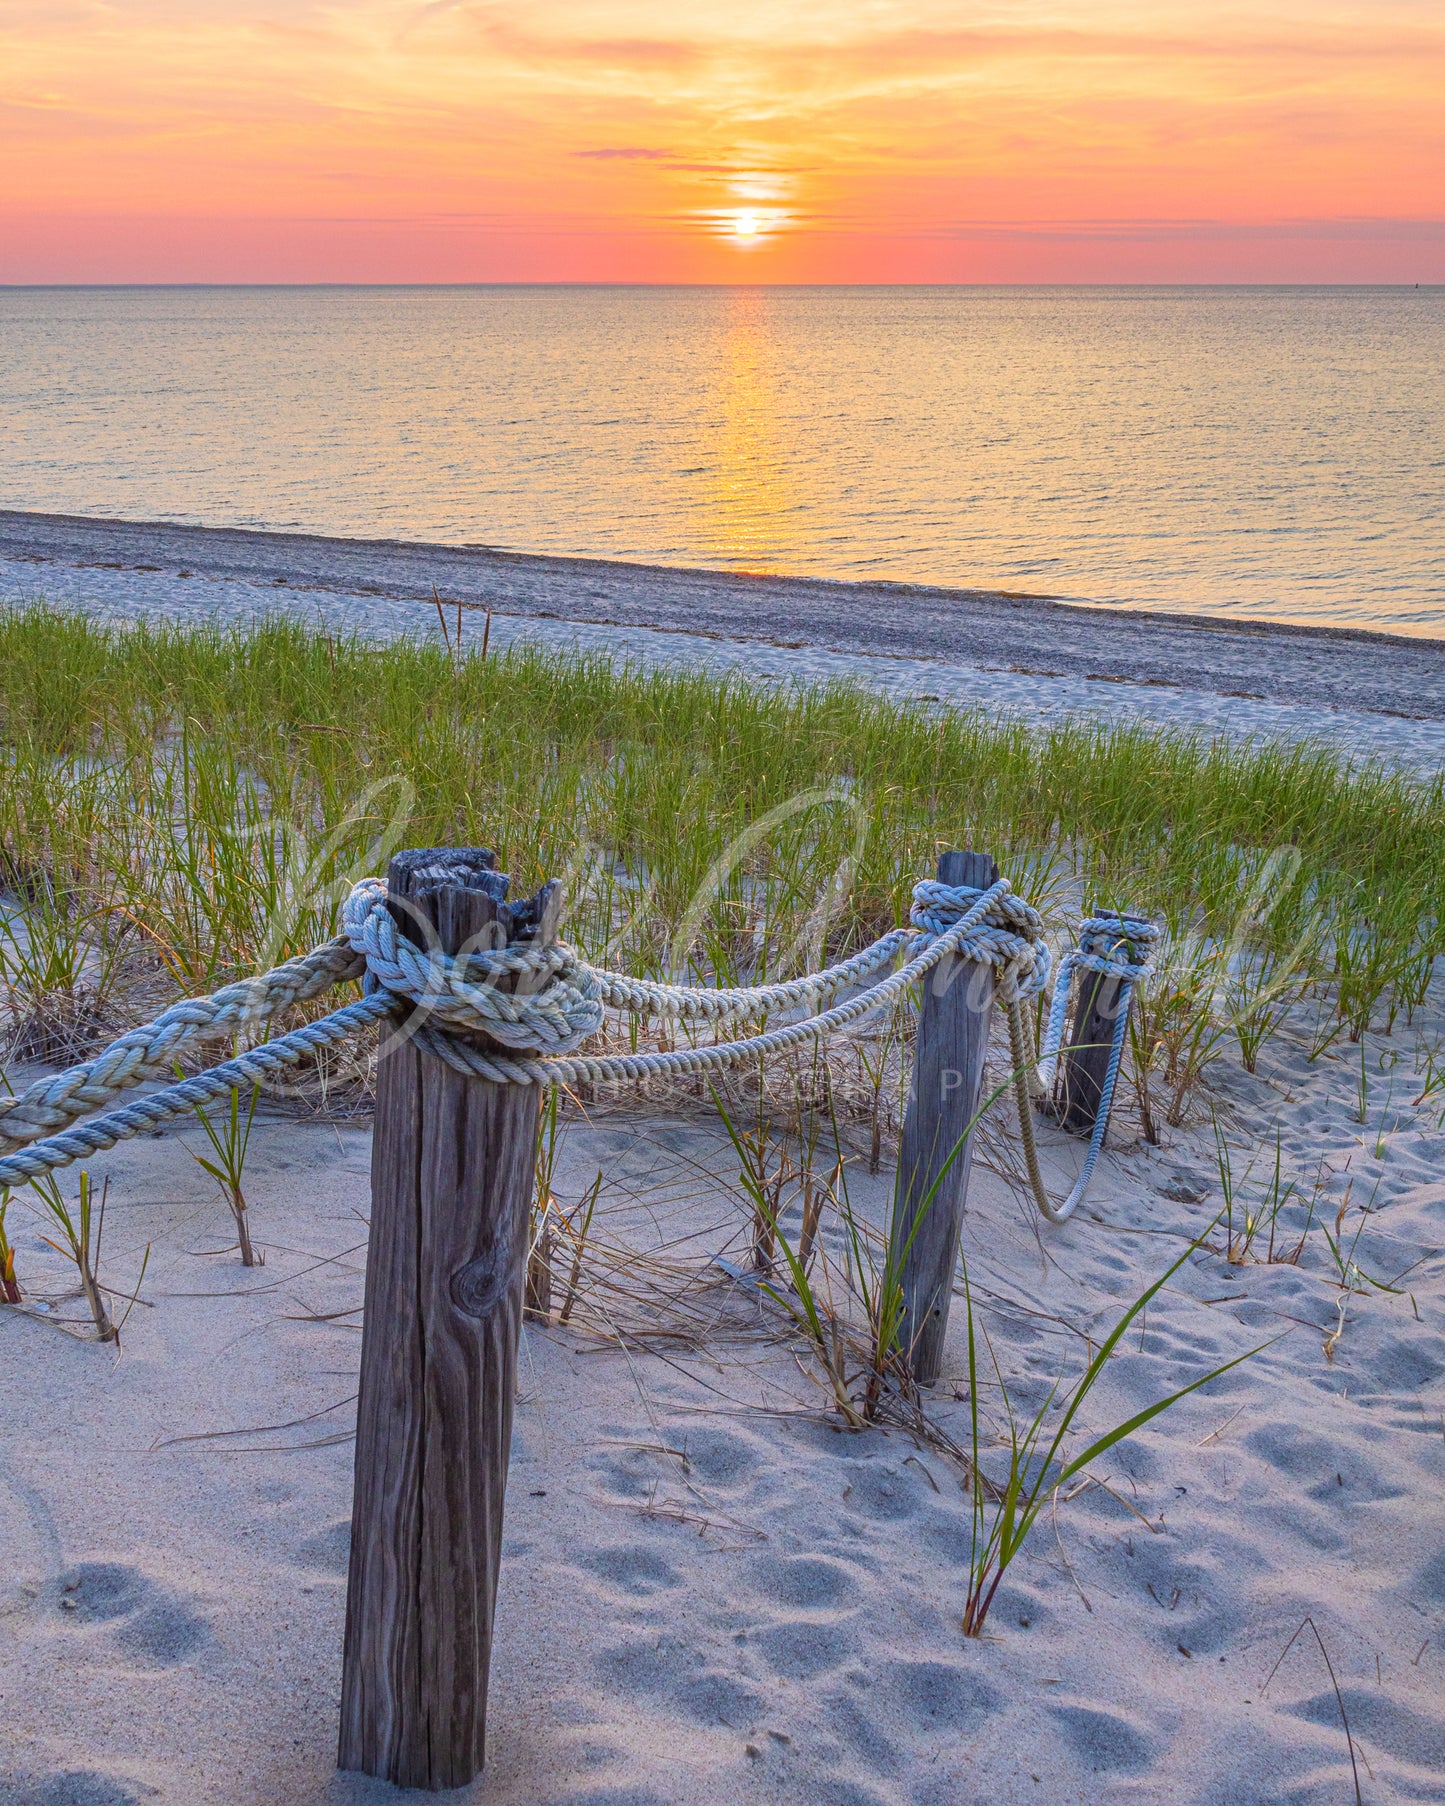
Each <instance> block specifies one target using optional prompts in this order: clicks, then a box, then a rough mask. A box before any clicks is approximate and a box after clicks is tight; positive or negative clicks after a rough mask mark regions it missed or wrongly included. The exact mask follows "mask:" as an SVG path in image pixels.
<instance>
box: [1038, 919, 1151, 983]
mask: <svg viewBox="0 0 1445 1806" xmlns="http://www.w3.org/2000/svg"><path fill="white" fill-rule="evenodd" d="M1162 932H1163V931H1162V929H1160V927H1159V926H1158V924H1157V923H1155V922H1146V921H1144V920H1143V918H1142V917H1140V916H1131V915H1126V914H1125V913H1124V912H1123V911H1122V910H1118V909H1100V910H1096V911H1095V913H1094V914H1093V915H1091V916H1086V917H1085V919H1084V921H1083V922H1081V923H1080V925H1079V944H1078V946H1077V947H1076V948H1075V949H1074V951H1073V952H1072V953H1070V954H1067V955H1066V956H1065V957H1066V959H1067V962H1068V964H1069V966H1070V968H1071V969H1076V968H1078V967H1082V968H1083V969H1084V970H1085V971H1087V972H1103V973H1106V974H1108V976H1109V977H1111V978H1122V979H1124V980H1125V981H1126V982H1127V983H1130V984H1133V983H1134V982H1135V981H1136V980H1138V979H1140V978H1145V977H1147V976H1148V974H1149V973H1150V972H1152V971H1153V969H1154V962H1153V959H1152V957H1151V954H1152V949H1153V946H1154V943H1155V942H1156V941H1157V940H1158V939H1159V936H1160V934H1161V933H1162ZM1060 976H1061V977H1062V976H1063V974H1062V973H1060Z"/></svg>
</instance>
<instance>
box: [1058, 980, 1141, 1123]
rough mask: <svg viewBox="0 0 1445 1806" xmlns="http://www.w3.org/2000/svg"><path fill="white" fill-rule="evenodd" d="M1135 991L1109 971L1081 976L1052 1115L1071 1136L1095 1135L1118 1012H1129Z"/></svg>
mask: <svg viewBox="0 0 1445 1806" xmlns="http://www.w3.org/2000/svg"><path fill="white" fill-rule="evenodd" d="M1132 995H1133V993H1132V991H1130V992H1129V993H1128V994H1127V995H1126V993H1125V988H1124V981H1123V979H1121V978H1114V977H1112V976H1111V975H1110V974H1109V973H1107V972H1088V971H1084V972H1081V973H1080V974H1079V990H1078V995H1077V997H1076V998H1075V999H1074V1019H1073V1022H1072V1024H1071V1025H1070V1028H1069V1035H1068V1039H1067V1041H1066V1042H1065V1044H1064V1047H1063V1050H1062V1052H1061V1053H1060V1055H1059V1065H1058V1072H1057V1076H1056V1077H1055V1079H1054V1097H1053V1111H1054V1115H1055V1116H1056V1117H1057V1118H1058V1121H1059V1124H1060V1126H1061V1127H1062V1128H1064V1129H1067V1130H1068V1131H1069V1133H1070V1134H1072V1135H1092V1134H1093V1132H1094V1124H1095V1122H1096V1121H1097V1120H1098V1115H1099V1099H1100V1098H1101V1097H1102V1095H1103V1091H1104V1073H1105V1071H1106V1070H1107V1068H1108V1065H1109V1051H1110V1049H1111V1047H1112V1046H1113V1044H1114V1027H1115V1024H1116V1022H1117V1021H1118V1016H1119V1011H1120V1010H1121V1009H1124V1010H1127V1009H1128V1007H1129V1004H1130V1001H1131V998H1132Z"/></svg>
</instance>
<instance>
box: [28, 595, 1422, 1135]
mask: <svg viewBox="0 0 1445 1806" xmlns="http://www.w3.org/2000/svg"><path fill="white" fill-rule="evenodd" d="M1442 831H1445V792H1442V785H1441V782H1440V780H1438V779H1437V780H1436V781H1435V782H1434V783H1433V784H1432V785H1428V786H1426V785H1421V784H1418V783H1416V782H1413V781H1411V780H1410V779H1409V778H1407V777H1406V776H1404V775H1401V774H1399V773H1397V772H1394V771H1391V770H1388V769H1386V768H1383V767H1381V766H1378V765H1373V764H1369V763H1364V762H1354V763H1351V762H1348V761H1344V760H1342V759H1341V758H1340V757H1339V756H1338V755H1337V754H1335V753H1333V752H1331V751H1329V750H1326V749H1323V748H1319V747H1314V746H1309V745H1299V744H1282V743H1251V744H1244V743H1238V742H1232V741H1228V740H1225V739H1220V738H1214V739H1207V738H1201V737H1199V736H1196V735H1191V734H1186V733H1181V732H1176V731H1167V730H1160V729H1158V728H1156V727H1152V726H1150V727H1147V728H1146V727H1143V726H1123V727H1119V726H1100V725H1095V724H1090V723H1086V722H1073V723H1067V724H1064V725H1051V726H1048V727H1032V726H1029V725H1027V724H1024V723H1021V722H1019V721H1017V720H1002V719H997V718H991V717H989V716H987V715H986V714H984V713H978V714H960V713H956V712H951V711H940V710H937V709H932V708H929V707H928V706H926V705H924V704H921V703H908V702H897V701H891V700H888V699H885V698H883V697H881V696H879V695H877V694H876V693H873V692H871V691H868V690H866V689H864V688H862V687H857V686H848V685H842V684H830V685H801V684H800V685H797V686H769V685H764V684H759V683H757V682H749V681H746V680H744V679H742V678H739V677H737V676H731V675H729V676H719V675H716V674H712V673H705V672H686V671H683V672H679V671H672V670H669V671H659V670H655V669H647V670H642V669H638V668H635V667H628V666H624V665H619V664H617V663H615V662H612V661H609V660H608V659H606V658H603V657H596V656H582V655H569V654H565V653H557V652H549V651H542V650H538V649H535V648H528V647H527V646H525V645H520V646H519V645H513V646H512V647H511V648H509V649H508V650H507V651H506V652H505V653H503V654H501V655H496V654H493V655H491V656H484V655H483V654H482V653H481V652H480V650H474V651H471V652H464V651H460V650H459V649H458V648H456V647H444V646H442V645H440V644H437V643H426V642H421V641H415V642H412V641H403V642H399V643H392V644H389V645H385V646H378V645H375V644H372V643H368V642H364V641H362V640H360V639H348V638H339V637H337V636H336V635H334V634H329V633H325V632H322V631H318V630H313V629H310V628H308V627H307V626H305V625H304V624H300V623H298V622H296V621H295V620H294V619H279V618H278V619H275V620H271V621H268V622H266V623H264V624H261V625H257V626H251V627H244V628H225V627H220V626H213V625H198V626H186V627H178V626H157V625H148V624H137V625H134V626H131V627H126V628H117V627H114V626H108V625H104V624H101V623H98V622H96V621H93V620H90V619H87V618H86V617H84V616H83V615H80V614H76V613H69V612H63V611H58V610H55V609H51V608H48V607H45V606H42V605H30V606H24V607H13V608H10V609H8V610H6V611H3V612H0V884H3V887H4V889H5V891H6V892H7V893H8V894H9V896H10V898H11V899H12V905H11V911H12V917H13V916H14V915H16V914H17V913H18V914H19V915H20V916H22V917H23V923H24V932H23V934H18V933H13V932H12V933H9V934H6V935H3V936H0V980H3V982H4V984H5V985H6V987H7V990H8V994H9V1002H10V1005H11V1019H12V1022H13V1023H18V1024H21V1025H22V1026H23V1025H26V1024H28V1025H30V1026H29V1031H28V1032H29V1034H30V1041H29V1043H28V1044H26V1045H25V1049H24V1050H25V1051H30V1052H33V1053H38V1054H40V1055H41V1056H44V1055H45V1054H46V1053H52V1052H65V1051H68V1050H69V1049H70V1048H71V1047H72V1046H74V1045H75V1044H76V1043H77V1042H78V1041H81V1040H83V1039H84V1038H85V1036H86V1034H87V1033H89V1034H90V1036H91V1038H92V1039H93V1040H94V1039H99V1038H103V1035H104V1033H105V1032H106V1031H107V1030H108V1028H109V1027H110V1026H111V1025H112V1024H113V1022H114V1021H115V1020H116V1017H117V1012H118V1011H119V1012H120V1014H121V1015H123V1016H131V1017H133V1016H134V1014H135V1011H136V1009H137V1007H139V1006H138V1005H137V1003H136V1001H135V999H136V998H139V999H140V1000H141V1001H142V1002H143V1003H144V1004H145V1005H146V1006H147V1008H148V1007H149V1006H150V1005H151V1004H159V1003H160V1002H162V1001H168V1000H169V998H170V997H171V996H173V995H175V994H176V993H177V992H187V991H198V990H204V989H209V988H212V987H214V986H215V985H217V984H219V983H222V982H224V981H226V980H227V979H229V978H232V977H234V976H237V975H239V974H245V973H249V972H253V971H255V970H258V969H263V968H265V967H267V966H269V965H272V964H275V963H276V962H277V961H278V960H280V959H282V958H285V957H288V956H289V955H291V954H294V953H296V952H299V951H302V950H303V949H305V948H307V947H310V946H312V945H314V944H315V943H316V942H318V941H320V940H322V939H324V938H326V937H327V936H328V935H329V934H331V933H332V932H334V928H335V917H336V911H337V908H338V906H339V902H340V899H341V897H342V896H343V895H344V894H345V891H346V889H347V887H348V884H349V882H350V880H351V879H353V878H354V877H356V876H359V875H361V874H362V873H364V872H369V871H375V870H378V869H380V868H381V866H382V865H383V864H384V861H385V857H386V855H387V854H388V852H389V851H391V850H393V849H394V848H395V847H397V846H402V845H429V844H435V845H443V844H460V845H487V846H491V847H492V848H494V849H495V851H496V853H497V856H498V861H499V864H500V865H501V866H502V868H503V869H505V870H508V871H510V872H511V873H512V875H513V880H514V886H515V887H516V888H517V889H518V891H520V892H527V891H530V890H531V889H533V888H534V887H535V886H536V885H537V884H538V883H540V882H541V881H542V880H543V879H544V878H547V877H552V876H561V877H563V878H564V879H565V880H566V882H567V886H568V896H569V902H568V910H567V921H566V933H567V935H568V938H569V939H570V940H572V941H573V942H574V943H575V944H577V945H578V946H579V947H580V948H581V949H582V951H583V952H584V953H585V954H586V955H588V956H589V957H591V958H593V959H602V960H605V961H606V962H607V963H608V964H611V965H614V966H620V967H622V968H624V969H627V970H629V971H632V972H634V973H637V974H647V975H661V974H664V973H666V974H678V973H690V974H692V975H694V976H698V977H702V978H704V979H706V980H709V981H722V982H730V981H736V980H747V981H752V982H756V981H758V980H761V979H764V978H769V979H771V978H773V977H777V976H784V975H788V974H791V973H793V972H796V971H799V970H802V969H805V968H806V967H808V966H810V965H816V964H818V963H820V962H821V961H823V960H824V959H828V958H832V957H834V956H836V955H837V954H839V953H841V952H844V951H846V950H849V949H852V948H854V947H856V946H858V945H861V944H863V943H865V942H867V941H869V940H871V939H872V938H873V937H874V936H875V935H877V934H878V933H879V932H881V931H882V930H883V929H885V928H888V927H891V926H893V925H894V924H895V923H896V922H899V921H901V920H904V919H906V914H907V909H908V903H909V893H910V889H911V886H912V884H913V882H914V880H915V879H916V878H917V877H919V876H921V875H923V874H926V873H930V872H931V871H932V870H933V867H934V863H935V859H936V856H937V853H938V851H939V850H940V849H942V848H946V847H950V846H973V847H976V848H980V849H984V850H987V851H989V852H991V853H992V854H993V855H994V856H995V857H996V859H997V860H998V862H999V865H1000V867H1001V868H1002V870H1003V871H1004V872H1005V874H1006V875H1007V876H1008V877H1009V878H1010V880H1011V882H1012V883H1013V884H1014V886H1015V888H1016V889H1018V890H1020V891H1021V892H1023V893H1024V894H1025V895H1026V896H1028V897H1030V899H1031V900H1033V901H1034V902H1036V903H1037V904H1038V905H1039V906H1040V907H1041V908H1043V909H1044V911H1045V913H1046V916H1047V917H1048V918H1049V920H1050V923H1051V926H1052V927H1054V928H1056V930H1057V931H1058V933H1059V936H1060V938H1061V939H1063V938H1067V934H1068V931H1069V929H1070V927H1071V925H1072V922H1073V921H1074V920H1075V919H1076V918H1077V916H1078V915H1079V914H1080V913H1082V911H1083V909H1084V908H1085V907H1086V906H1088V907H1092V906H1094V905H1105V906H1111V907H1128V908H1129V909H1131V910H1134V911H1138V912H1142V913H1144V914H1146V915H1149V916H1151V917H1153V918H1154V919H1155V920H1157V921H1160V922H1162V923H1163V924H1164V925H1165V927H1166V929H1167V940H1166V943H1165V948H1164V951H1163V954H1162V956H1161V961H1160V971H1159V974H1158V976H1157V977H1156V979H1155V980H1154V981H1153V982H1152V983H1151V985H1150V986H1149V988H1148V990H1147V993H1146V994H1145V996H1144V998H1143V1000H1142V1005H1141V1008H1140V1010H1139V1012H1138V1014H1137V1017H1136V1023H1135V1033H1134V1035H1133V1048H1132V1061H1133V1080H1134V1090H1135V1094H1136V1096H1137V1097H1138V1098H1139V1101H1140V1108H1141V1114H1142V1116H1143V1119H1144V1123H1145V1130H1146V1133H1151V1134H1152V1133H1154V1132H1156V1130H1157V1124H1158V1122H1159V1120H1161V1119H1167V1120H1170V1121H1176V1122H1177V1121H1178V1120H1180V1118H1181V1116H1182V1115H1183V1113H1184V1112H1185V1111H1186V1110H1187V1109H1188V1108H1189V1107H1190V1100H1191V1098H1192V1097H1193V1096H1194V1094H1195V1093H1196V1092H1197V1090H1198V1088H1199V1086H1200V1083H1201V1081H1202V1079H1203V1076H1204V1074H1205V1072H1206V1071H1207V1069H1208V1067H1209V1066H1210V1065H1211V1064H1212V1063H1213V1062H1214V1061H1215V1060H1217V1059H1219V1058H1222V1057H1225V1055H1226V1053H1229V1052H1231V1051H1233V1052H1234V1053H1237V1054H1238V1055H1239V1057H1241V1058H1242V1059H1243V1060H1244V1062H1245V1063H1246V1064H1248V1065H1250V1066H1251V1067H1252V1066H1253V1065H1254V1064H1255V1062H1256V1061H1257V1060H1258V1058H1259V1055H1260V1052H1261V1049H1262V1047H1263V1046H1264V1045H1265V1044H1266V1043H1267V1042H1268V1040H1269V1038H1270V1036H1271V1035H1272V1034H1274V1033H1275V1032H1277V1031H1278V1029H1279V1027H1280V1024H1281V1023H1282V1021H1283V1020H1284V1018H1285V1016H1286V1015H1287V1014H1288V1013H1289V1011H1290V1010H1291V1009H1293V1008H1294V1006H1295V1005H1296V1004H1298V1003H1299V1002H1300V1001H1301V1000H1302V999H1303V1000H1306V1001H1307V1002H1309V1003H1310V1004H1311V1005H1312V1006H1313V1021H1314V1024H1315V1029H1314V1045H1315V1048H1316V1050H1317V1051H1320V1050H1323V1049H1324V1048H1325V1047H1327V1046H1329V1045H1330V1044H1331V1043H1332V1042H1333V1041H1334V1040H1336V1039H1337V1038H1338V1037H1341V1036H1346V1035H1348V1036H1350V1037H1352V1038H1355V1039H1358V1038H1359V1036H1360V1035H1361V1034H1363V1033H1364V1031H1365V1030H1366V1028H1368V1027H1374V1028H1377V1029H1383V1030H1385V1031H1389V1030H1390V1029H1392V1028H1393V1027H1394V1025H1395V1024H1396V1023H1397V1022H1398V1021H1399V1020H1400V1019H1401V1018H1402V1017H1403V1018H1405V1019H1408V1018H1409V1017H1410V1015H1411V1013H1412V1012H1413V1010H1414V1009H1415V1008H1416V1007H1417V1006H1418V1004H1419V1002H1420V1000H1421V998H1422V996H1423V994H1424V990H1425V988H1426V986H1427V985H1428V983H1429V980H1430V976H1431V973H1432V971H1433V964H1434V960H1435V958H1436V957H1437V955H1438V953H1439V952H1440V950H1441V908H1440V900H1441V890H1442V886H1445V862H1442V861H1441V859H1440V856H1439V855H1440V848H1441V846H1442V844H1445V839H1442ZM17 905H18V912H17V910H16V906H17ZM126 999H130V1001H128V1002H127V1001H125V1000H126ZM17 1033H18V1031H17V1030H13V1029H12V1041H15V1036H16V1034H17ZM47 1035H49V1036H50V1038H51V1040H53V1041H54V1042H55V1047H54V1048H53V1049H52V1048H51V1047H50V1045H49V1042H47V1041H46V1038H45V1037H46V1036H47ZM21 1041H23V1036H22V1037H21ZM62 1043H64V1046H63V1047H62ZM15 1048H16V1051H20V1050H21V1042H20V1041H15Z"/></svg>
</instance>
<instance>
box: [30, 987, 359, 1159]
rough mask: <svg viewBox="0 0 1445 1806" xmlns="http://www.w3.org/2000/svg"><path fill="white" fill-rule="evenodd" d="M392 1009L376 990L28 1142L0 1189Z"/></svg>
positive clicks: (206, 1099)
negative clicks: (162, 1086)
mask: <svg viewBox="0 0 1445 1806" xmlns="http://www.w3.org/2000/svg"><path fill="white" fill-rule="evenodd" d="M394 1008H395V1005H394V1004H393V1002H392V1000H391V998H390V997H387V996H386V995H385V994H384V993H378V994H377V995H376V996H374V997H363V998H362V999H361V1000H360V1001H359V1002H357V1003H348V1004H347V1005H346V1006H345V1008H344V1009H339V1010H335V1011H333V1013H332V1014H331V1015H329V1016H323V1017H322V1018H321V1020H320V1021H319V1022H308V1023H307V1024H306V1026H305V1027H304V1028H298V1029H294V1030H293V1031H292V1032H291V1033H290V1034H289V1035H281V1036H279V1037H278V1038H277V1039H276V1040H274V1041H263V1042H262V1043H261V1045H260V1046H259V1047H253V1048H251V1049H250V1050H249V1051H248V1052H246V1053H243V1054H239V1055H237V1057H236V1058H235V1059H234V1060H227V1061H226V1062H225V1063H224V1064H223V1065H220V1066H213V1067H211V1068H210V1070H209V1071H207V1072H199V1073H197V1074H196V1076H195V1077H194V1078H191V1079H185V1080H184V1081H183V1082H182V1083H181V1084H179V1085H168V1086H166V1088H165V1089H164V1090H163V1091H152V1092H150V1093H148V1094H147V1095H146V1096H145V1097H139V1098H137V1099H136V1101H135V1102H134V1103H133V1104H127V1105H126V1106H125V1107H124V1108H123V1109H120V1110H113V1111H111V1112H110V1114H109V1115H108V1116H97V1117H95V1118H93V1119H92V1120H91V1121H90V1122H84V1123H77V1124H76V1126H75V1127H74V1128H72V1129H66V1130H65V1131H64V1132H63V1133H61V1134H59V1135H51V1136H49V1137H48V1138H47V1139H46V1140H44V1141H37V1142H36V1143H35V1144H34V1145H33V1146H32V1147H28V1148H21V1149H20V1150H19V1152H18V1153H14V1154H6V1155H4V1156H3V1157H0V1189H3V1188H4V1187H5V1186H7V1185H18V1184H20V1183H21V1182H22V1181H23V1180H26V1179H37V1178H39V1176H40V1175H41V1174H42V1173H48V1172H49V1171H50V1170H51V1169H52V1168H53V1167H57V1166H68V1165H69V1164H70V1162H71V1161H72V1160H84V1159H85V1157H86V1156H87V1155H88V1154H95V1153H99V1152H100V1150H101V1149H102V1148H113V1147H114V1146H115V1144H116V1143H117V1142H118V1141H126V1140H128V1139H129V1138H130V1137H131V1136H133V1135H145V1134H148V1133H149V1132H150V1131H151V1130H152V1129H156V1128H159V1126H160V1125H161V1124H162V1123H163V1122H167V1121H169V1120H170V1118H171V1117H173V1116H184V1115H185V1114H186V1112H187V1111H188V1110H194V1109H195V1107H196V1106H197V1104H201V1105H205V1104H208V1103H210V1102H211V1101H212V1100H213V1099H214V1098H218V1097H224V1096H225V1095H226V1094H227V1093H228V1092H229V1091H231V1090H233V1089H238V1088H240V1087H242V1086H248V1085H255V1084H257V1083H259V1081H260V1080H262V1079H264V1078H269V1077H270V1075H271V1074H272V1073H273V1072H278V1071H279V1070H280V1069H281V1068H282V1067H283V1066H294V1065H295V1064H296V1062H297V1061H298V1060H301V1059H304V1058H305V1056H306V1055H307V1054H310V1053H315V1052H316V1051H317V1050H318V1049H319V1048H322V1047H332V1046H335V1044H336V1043H337V1042H339V1041H349V1040H350V1039H351V1038H352V1037H353V1036H354V1035H356V1034H358V1033H360V1031H361V1030H362V1029H364V1028H367V1027H369V1026H370V1025H371V1024H372V1023H373V1022H378V1021H380V1019H381V1018H382V1017H383V1016H387V1015H390V1013H391V1011H392V1010H393V1009H394Z"/></svg>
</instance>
